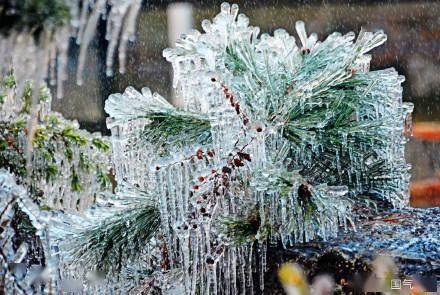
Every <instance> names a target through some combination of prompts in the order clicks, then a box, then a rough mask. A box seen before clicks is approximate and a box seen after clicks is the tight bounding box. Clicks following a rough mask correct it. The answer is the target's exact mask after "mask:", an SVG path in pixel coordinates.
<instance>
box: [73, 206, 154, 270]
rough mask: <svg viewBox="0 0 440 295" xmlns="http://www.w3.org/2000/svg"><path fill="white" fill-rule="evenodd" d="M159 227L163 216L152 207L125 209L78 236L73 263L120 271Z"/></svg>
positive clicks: (139, 251) (135, 256)
mask: <svg viewBox="0 0 440 295" xmlns="http://www.w3.org/2000/svg"><path fill="white" fill-rule="evenodd" d="M159 225H160V213H159V211H158V210H157V208H155V207H153V206H150V205H145V206H137V207H132V208H129V209H126V210H124V211H122V212H120V213H119V214H117V215H115V216H111V217H108V218H106V219H105V220H104V221H103V222H102V223H100V224H98V225H96V226H94V227H93V228H91V229H90V230H87V231H84V232H82V233H80V234H79V235H78V236H76V237H75V240H76V244H77V245H79V246H78V247H74V248H73V257H74V260H75V261H76V262H79V261H81V262H84V263H85V264H88V265H90V266H95V267H96V268H97V269H98V270H101V271H106V272H107V271H109V270H116V271H118V270H120V269H121V267H122V265H123V264H124V262H125V261H126V260H127V259H130V261H133V259H136V258H137V257H139V255H140V254H141V250H142V248H143V247H144V246H145V245H146V244H147V243H148V241H149V240H150V239H151V238H152V237H153V236H154V234H155V233H156V232H157V230H158V229H159Z"/></svg>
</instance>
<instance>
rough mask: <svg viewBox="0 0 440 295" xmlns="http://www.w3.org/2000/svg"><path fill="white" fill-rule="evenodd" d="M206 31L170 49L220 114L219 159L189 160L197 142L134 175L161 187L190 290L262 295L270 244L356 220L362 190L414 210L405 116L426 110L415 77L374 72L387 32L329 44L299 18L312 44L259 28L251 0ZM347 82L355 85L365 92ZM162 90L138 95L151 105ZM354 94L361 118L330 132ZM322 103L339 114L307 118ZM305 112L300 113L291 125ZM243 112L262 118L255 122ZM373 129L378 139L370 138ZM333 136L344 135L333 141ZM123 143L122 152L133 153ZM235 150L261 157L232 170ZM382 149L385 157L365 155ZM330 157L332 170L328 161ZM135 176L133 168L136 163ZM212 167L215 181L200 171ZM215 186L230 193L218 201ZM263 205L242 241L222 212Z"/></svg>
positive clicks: (323, 233)
mask: <svg viewBox="0 0 440 295" xmlns="http://www.w3.org/2000/svg"><path fill="white" fill-rule="evenodd" d="M202 28H203V30H204V31H205V32H204V33H200V32H198V31H192V32H190V33H188V34H185V35H183V36H182V38H181V39H180V40H178V41H177V43H176V48H173V49H166V50H164V52H163V55H164V57H165V58H166V59H167V60H168V61H169V62H170V63H171V64H172V65H173V69H174V79H173V85H174V87H176V89H177V91H178V92H179V94H180V95H181V96H182V97H183V100H184V105H183V109H184V110H186V111H191V112H201V113H202V114H206V115H207V116H208V117H209V120H210V125H211V134H212V149H213V150H214V151H215V152H216V155H215V156H214V157H212V158H211V159H210V160H209V161H208V162H206V163H200V161H195V162H192V161H188V160H185V157H187V155H188V152H187V151H185V150H184V149H183V150H182V151H181V154H179V152H178V151H176V154H175V156H174V157H175V158H176V159H181V160H179V161H177V163H179V164H177V165H176V164H174V163H176V161H175V160H173V161H171V164H170V161H169V159H164V158H162V159H161V158H160V157H156V159H155V160H154V161H152V162H151V164H152V165H153V167H154V162H156V164H157V165H158V166H159V167H160V169H157V170H156V171H155V172H154V173H151V172H150V173H145V174H144V175H142V176H141V178H140V179H136V176H135V177H134V178H133V176H130V179H132V181H134V182H136V183H141V182H142V183H149V184H150V185H151V186H148V188H149V189H152V190H153V191H154V192H156V194H157V195H158V196H159V198H158V208H159V210H160V216H161V223H162V231H161V232H162V233H163V235H164V237H165V239H166V241H167V245H168V251H169V255H170V258H171V259H170V266H169V267H170V269H172V270H175V271H178V270H179V271H180V272H181V273H182V274H181V282H182V284H183V286H184V288H185V294H196V293H198V292H200V293H203V294H236V293H250V294H252V292H253V291H254V290H257V289H260V290H262V289H263V287H264V272H265V269H266V261H265V257H266V248H267V244H268V243H274V244H276V243H278V242H281V244H282V245H283V246H285V247H288V246H290V245H294V244H295V243H298V242H307V241H311V240H316V239H322V240H326V239H329V238H331V237H334V236H336V235H337V233H338V232H339V231H340V230H341V229H342V230H349V229H352V228H355V224H356V216H354V215H353V214H352V212H351V206H352V205H353V204H354V203H355V202H357V201H359V199H358V197H357V196H358V195H361V194H370V193H371V194H375V195H377V196H380V198H383V199H385V200H387V201H389V202H391V203H392V204H393V205H395V206H397V207H399V206H405V204H406V202H407V197H408V183H409V174H408V169H409V167H408V165H407V164H406V162H405V159H404V150H403V148H404V146H403V144H402V143H403V142H405V139H404V137H403V131H404V129H403V128H404V124H403V121H404V120H405V118H406V117H407V115H408V114H409V113H410V112H411V111H412V106H411V105H410V104H407V103H402V88H401V85H400V84H401V83H402V81H403V79H402V77H401V76H399V75H398V74H397V72H396V71H395V70H394V69H386V70H381V71H374V72H370V71H369V61H370V58H371V57H370V56H369V55H365V53H366V52H368V51H369V50H371V49H372V48H374V47H376V46H379V45H381V44H382V43H383V42H385V40H386V36H385V35H384V34H383V33H382V32H376V33H370V32H361V33H360V34H359V36H358V38H357V39H356V38H355V35H354V34H353V33H348V34H347V35H341V34H339V33H334V34H332V35H330V36H329V37H328V38H327V39H325V40H324V41H317V35H316V34H310V35H309V36H308V35H307V33H306V30H305V24H304V23H303V22H297V24H296V30H297V33H298V35H299V37H300V38H299V39H300V41H301V43H302V44H301V46H299V47H298V46H297V45H296V43H295V38H294V37H292V36H290V35H289V34H288V33H287V32H286V31H285V30H282V29H278V30H276V31H275V32H274V35H273V36H270V35H268V34H263V35H261V36H259V29H258V28H257V27H252V26H249V20H248V18H247V17H246V16H244V15H242V14H238V6H237V5H235V4H233V5H230V4H228V3H223V4H222V5H221V12H220V14H218V15H217V16H216V17H215V18H214V20H213V21H209V20H204V21H203V22H202ZM358 79H359V80H358ZM347 81H362V82H357V83H358V84H356V85H354V84H348V83H351V82H347ZM344 83H345V84H344ZM339 85H350V87H353V88H352V89H353V93H350V94H348V92H344V89H343V88H340V86H339ZM351 85H353V86H351ZM341 89H342V90H341ZM130 93H131V89H127V91H126V93H125V94H123V95H122V97H119V98H120V99H119V100H116V96H111V97H110V101H109V103H108V107H107V108H106V110H107V112H108V113H109V114H110V117H111V118H112V117H115V118H116V117H117V116H118V113H119V112H118V110H117V109H118V107H117V105H118V101H121V106H123V105H127V103H126V101H127V99H130V96H131V95H130ZM321 93H323V94H324V93H325V94H326V96H320V94H321ZM138 95H139V94H136V96H138ZM150 95H151V94H147V95H145V98H141V99H137V98H136V99H135V98H133V99H135V100H136V101H139V102H140V101H142V103H144V102H145V103H146V102H147V100H148V97H149V96H150ZM347 95H352V96H354V97H355V98H356V99H359V103H357V102H356V104H357V105H356V107H355V108H354V110H353V111H352V112H351V113H350V114H349V115H350V116H349V118H350V119H349V120H350V121H349V122H350V123H349V124H348V125H346V126H344V127H341V128H338V129H335V131H334V133H333V132H332V131H328V130H329V129H330V128H329V126H331V125H332V124H335V122H334V120H335V119H334V118H335V113H334V112H336V111H338V109H337V108H335V107H334V105H333V104H343V103H344V99H351V98H350V97H346V96H347ZM225 96H226V100H225ZM133 101H134V100H133ZM150 103H151V106H154V103H153V102H151V101H150ZM237 103H238V104H239V110H240V111H238V110H237V107H236V104H237ZM231 104H232V107H231ZM316 106H319V107H321V108H322V109H324V110H326V109H327V111H323V112H322V115H320V116H319V117H318V116H317V117H308V121H305V122H304V121H302V120H301V114H302V113H304V112H307V111H308V110H310V109H311V108H314V107H316ZM136 108H138V109H142V108H144V109H145V108H148V106H144V105H142V104H139V105H136ZM234 108H235V109H234ZM292 112H293V113H294V114H296V117H295V118H296V119H295V120H292V121H289V120H287V119H286V118H289V116H292ZM126 118H132V116H130V115H127V116H126ZM243 118H246V120H248V121H249V122H248V123H243V122H244V120H243ZM286 121H289V122H288V123H286ZM112 122H113V121H112ZM119 122H120V123H119V124H118V123H116V124H115V125H117V126H118V128H122V129H124V130H128V129H127V127H128V128H130V126H138V125H142V124H144V123H145V122H141V121H140V120H129V121H128V122H125V123H123V122H122V121H121V120H119ZM112 124H113V123H112ZM147 124H148V122H147ZM115 125H112V126H115ZM308 126H313V128H309V127H308ZM324 131H325V132H328V133H325V134H324ZM129 132H130V131H129ZM370 135H371V136H372V137H371V141H365V140H363V138H365V137H367V136H370ZM323 136H329V138H330V137H331V138H332V139H331V140H332V141H331V142H329V143H330V144H329V145H328V146H325V145H324V143H325V141H324V140H323ZM335 141H336V142H338V144H334V142H335ZM116 144H117V145H118V148H115V146H114V150H115V152H118V149H119V150H121V148H122V149H126V150H127V151H129V150H130V148H129V147H127V146H124V145H123V144H122V145H120V143H119V142H118V143H116ZM210 148H211V146H210ZM201 149H202V151H203V152H206V150H207V149H205V148H204V147H201ZM136 153H140V154H143V155H153V154H154V150H151V148H149V147H148V146H147V147H145V150H144V151H137V152H136ZM235 153H245V154H249V156H250V158H251V159H252V160H251V161H249V162H246V164H245V165H244V167H243V168H240V169H238V168H237V166H236V167H234V169H233V170H232V172H229V171H228V169H227V168H224V167H229V166H228V163H229V162H230V160H231V157H232V159H236V158H234V157H235V156H234V155H235ZM368 153H371V156H365V155H366V154H368ZM330 155H331V159H330V158H329V159H328V160H325V157H328V156H330ZM127 156H128V157H125V158H124V160H123V161H121V164H122V163H130V162H131V163H133V164H132V165H130V164H123V165H121V167H125V165H128V166H130V167H134V166H136V165H135V163H134V161H136V157H135V158H131V159H130V156H129V155H128V154H127ZM319 156H320V157H323V159H322V160H320V161H319V162H320V164H321V165H326V166H327V167H323V166H317V165H316V160H317V158H316V157H319ZM148 158H149V159H151V158H152V156H148ZM379 162H380V163H382V165H383V166H384V167H386V168H387V172H386V173H385V174H382V173H384V172H383V171H380V172H375V171H376V168H375V166H374V165H378V163H379ZM237 163H239V162H237ZM238 165H239V166H240V165H241V164H240V163H239V164H238ZM222 167H223V170H222ZM235 168H237V169H235ZM213 169H214V170H216V171H218V170H222V171H223V175H225V174H227V177H228V180H229V181H230V183H229V184H228V185H227V186H225V185H224V182H220V183H221V185H220V186H219V187H217V186H216V181H217V178H216V176H215V175H216V174H215V173H214V176H213V174H210V173H212V172H210V171H211V170H213ZM116 170H118V167H116ZM153 170H154V169H153ZM124 171H128V172H127V173H126V174H125V175H129V174H130V172H129V171H132V169H126V168H124ZM150 171H151V170H150ZM225 171H226V172H225ZM374 173H377V175H375V174H374ZM123 174H124V173H123ZM137 175H139V173H137ZM206 175H208V179H209V181H207V182H206V181H202V182H201V183H200V181H198V180H197V179H200V176H203V177H202V179H206ZM120 177H124V175H121V176H120ZM148 178H150V179H151V181H147V180H146V179H148ZM213 190H214V191H217V190H220V191H221V193H220V194H218V195H217V197H215V198H211V197H209V196H210V193H211V192H212V191H213ZM206 196H208V197H207V200H206V199H204V198H205V197H206ZM254 210H256V212H257V216H258V222H259V228H258V231H257V232H256V233H255V236H254V238H253V240H252V241H249V242H246V243H244V244H236V243H234V242H233V241H232V240H231V239H230V237H228V236H227V235H226V234H225V233H224V232H223V231H222V228H221V226H220V224H221V220H223V219H227V220H236V219H237V218H243V217H246V216H250V215H252V214H254V213H253V212H254ZM255 270H258V272H259V274H258V275H257V277H258V278H259V283H258V284H257V285H255V282H256V281H255V280H254V279H255V274H253V272H254V271H255Z"/></svg>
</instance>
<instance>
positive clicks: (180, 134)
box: [141, 111, 212, 149]
mask: <svg viewBox="0 0 440 295" xmlns="http://www.w3.org/2000/svg"><path fill="white" fill-rule="evenodd" d="M145 118H147V119H150V120H151V123H150V124H148V125H146V126H145V128H144V130H143V134H142V139H141V140H142V142H144V143H145V144H147V143H148V144H154V145H156V147H158V148H162V149H166V147H167V146H172V147H182V146H185V145H191V144H200V145H204V144H209V143H211V141H212V137H211V125H210V123H209V120H208V119H207V118H206V117H203V116H201V115H198V114H194V113H190V112H184V111H161V112H154V113H150V114H148V115H146V116H145Z"/></svg>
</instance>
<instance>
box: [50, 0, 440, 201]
mask: <svg viewBox="0 0 440 295" xmlns="http://www.w3.org/2000/svg"><path fill="white" fill-rule="evenodd" d="M221 2H222V1H189V2H173V1H160V0H159V1H152V0H145V1H143V4H142V11H141V13H140V15H139V17H138V21H137V31H136V39H135V40H134V41H133V42H131V43H129V46H128V50H127V65H126V69H127V71H126V73H124V74H120V73H119V72H118V65H117V53H116V54H115V66H114V69H115V71H114V72H115V73H114V75H113V76H110V77H109V76H107V75H106V74H105V58H106V48H107V40H106V39H105V23H104V21H102V20H101V23H100V24H99V25H98V33H97V34H96V36H95V38H94V40H93V42H92V45H91V46H90V48H89V50H88V56H87V62H86V69H85V73H84V81H85V82H84V84H83V85H82V86H78V85H77V84H76V78H75V75H76V69H77V58H78V53H79V52H78V51H79V47H78V46H77V45H75V43H74V40H72V42H71V43H72V44H71V46H70V49H69V79H68V80H67V82H66V83H65V95H64V97H63V98H61V99H54V101H53V108H54V110H56V111H59V112H61V113H62V114H63V115H64V116H65V117H67V118H70V119H77V120H78V121H79V122H80V125H81V127H83V128H86V129H88V130H90V131H100V132H102V133H104V134H108V130H107V129H106V126H105V113H104V101H105V100H106V99H107V97H108V96H109V94H111V93H115V92H123V91H124V89H125V88H126V87H127V86H130V85H131V86H134V87H136V88H138V89H140V88H142V87H144V86H148V87H150V88H151V89H152V90H153V91H155V92H158V93H160V94H161V95H163V96H164V97H167V98H170V100H172V99H171V98H172V90H171V77H172V72H171V66H170V64H168V63H167V62H166V61H165V59H164V58H163V57H162V50H163V49H164V48H166V47H169V46H173V44H174V41H175V39H176V38H178V36H179V35H180V34H181V33H184V32H185V31H186V30H188V29H189V28H191V27H193V28H196V29H198V30H201V26H200V23H201V21H202V20H203V19H205V18H212V17H214V16H215V15H216V14H217V13H218V12H219V7H220V4H221ZM236 2H237V3H238V4H239V6H240V9H241V12H243V13H245V14H246V15H247V16H248V17H249V18H250V22H251V25H255V26H259V27H260V28H261V31H262V32H268V33H272V32H273V31H274V30H275V29H277V28H279V27H282V28H285V29H287V31H289V32H290V33H291V34H294V24H295V22H296V21H297V20H303V21H305V22H306V28H307V30H308V32H316V33H318V36H319V39H320V40H323V39H324V38H325V37H326V36H327V35H328V34H330V33H332V32H334V31H339V32H341V33H347V32H349V31H354V32H355V33H358V32H359V30H360V29H361V28H364V29H366V30H372V31H375V30H380V29H382V30H384V31H385V33H386V34H387V35H388V41H387V42H386V43H385V45H382V46H381V47H379V48H377V49H375V50H373V52H372V54H373V59H372V64H371V69H372V70H374V69H380V68H387V67H395V68H396V69H397V70H398V71H399V73H401V74H402V75H404V76H405V77H406V82H405V83H404V100H405V101H411V102H413V103H414V105H415V108H414V113H413V120H414V122H415V125H414V137H413V138H412V140H411V141H410V143H409V144H408V146H407V155H408V160H409V161H410V162H411V163H412V164H413V167H414V168H413V180H424V181H425V182H419V183H418V184H420V185H422V188H423V190H422V193H421V195H423V196H426V189H429V191H430V195H438V197H437V201H435V202H438V205H440V181H439V179H440V173H439V172H438V171H440V170H439V169H440V160H439V159H440V144H439V142H440V125H439V124H440V104H439V102H440V41H439V39H440V2H439V1H417V0H414V1H383V0H382V1H381V0H375V1H332V0H327V1H313V0H302V1H295V0H291V1H287V0H278V1H269V0H267V1H264V0H261V1H258V0H257V1H236ZM174 102H176V101H174ZM177 103H178V102H177ZM437 122H439V123H437ZM433 179H434V180H433ZM426 180H429V183H426ZM426 186H428V188H427V187H426ZM413 188H414V186H413ZM415 189H417V187H416V188H415ZM424 198H425V197H424ZM433 198H434V197H431V199H433ZM431 202H432V201H431ZM422 205H423V204H422Z"/></svg>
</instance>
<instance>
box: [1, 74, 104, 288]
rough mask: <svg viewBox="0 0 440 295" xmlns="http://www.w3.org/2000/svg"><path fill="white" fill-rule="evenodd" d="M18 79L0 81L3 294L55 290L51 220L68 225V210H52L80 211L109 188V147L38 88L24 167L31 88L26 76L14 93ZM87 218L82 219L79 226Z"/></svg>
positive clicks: (56, 268) (54, 230) (56, 269)
mask: <svg viewBox="0 0 440 295" xmlns="http://www.w3.org/2000/svg"><path fill="white" fill-rule="evenodd" d="M18 83H19V82H17V80H16V77H15V76H14V75H13V74H10V75H7V76H4V77H2V78H1V79H0V98H1V99H0V100H1V102H0V166H1V168H2V169H1V170H0V221H1V222H0V223H1V226H0V243H1V245H0V249H1V250H0V260H1V264H2V268H1V270H0V272H1V277H2V284H3V283H4V285H2V286H1V289H2V290H5V291H6V293H8V294H9V293H14V292H18V294H31V293H33V292H36V293H40V292H43V291H44V290H46V291H49V292H50V290H58V289H59V287H60V285H59V284H60V280H58V278H59V274H60V273H59V272H60V269H63V264H62V263H60V262H59V261H58V256H57V254H58V252H59V247H58V240H57V237H60V236H61V233H60V232H57V228H58V227H57V225H58V223H59V222H62V223H63V224H64V225H66V224H68V223H67V219H66V218H67V216H65V215H63V214H61V213H58V214H57V213H56V211H54V210H56V209H58V210H62V211H60V212H82V211H84V210H85V209H86V208H89V207H90V206H91V205H92V204H94V203H96V198H97V194H98V192H101V191H105V190H107V188H108V187H109V179H108V176H107V173H108V172H109V171H108V170H109V164H110V155H111V154H110V146H109V145H108V143H107V142H106V140H105V139H104V138H102V137H101V136H100V135H98V134H94V135H92V134H90V133H88V132H86V131H84V130H80V129H79V127H78V123H77V122H72V121H68V120H65V119H64V118H62V116H61V115H59V114H57V113H54V112H51V110H50V101H51V96H50V93H49V91H48V89H47V88H46V87H41V88H39V89H38V88H37V95H36V97H37V98H38V101H39V102H38V104H37V108H36V110H37V112H36V116H35V121H34V120H32V121H31V122H32V124H33V125H34V126H35V127H34V134H33V136H32V137H31V141H30V144H31V145H32V150H31V153H30V158H29V159H30V163H29V164H30V165H29V166H27V165H26V164H27V161H26V157H25V153H24V151H25V150H26V148H27V144H28V143H29V141H28V138H29V137H28V134H29V128H28V127H27V125H26V122H27V121H29V117H30V105H31V100H32V97H33V94H32V92H33V91H34V89H33V87H32V83H30V82H25V83H23V85H24V88H23V91H22V93H21V95H19V93H18ZM29 167H30V168H31V169H28V168H29ZM17 183H18V184H20V185H17ZM72 214H73V213H72ZM77 215H78V216H79V215H82V214H81V213H77ZM58 216H62V218H61V217H60V218H58ZM88 220H90V219H86V218H85V217H83V219H82V221H83V223H84V224H85V223H86V221H88ZM49 228H50V229H51V230H49ZM63 233H64V231H63ZM52 234H54V237H53V241H52V239H51V235H52ZM62 261H63V260H61V262H62Z"/></svg>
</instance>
